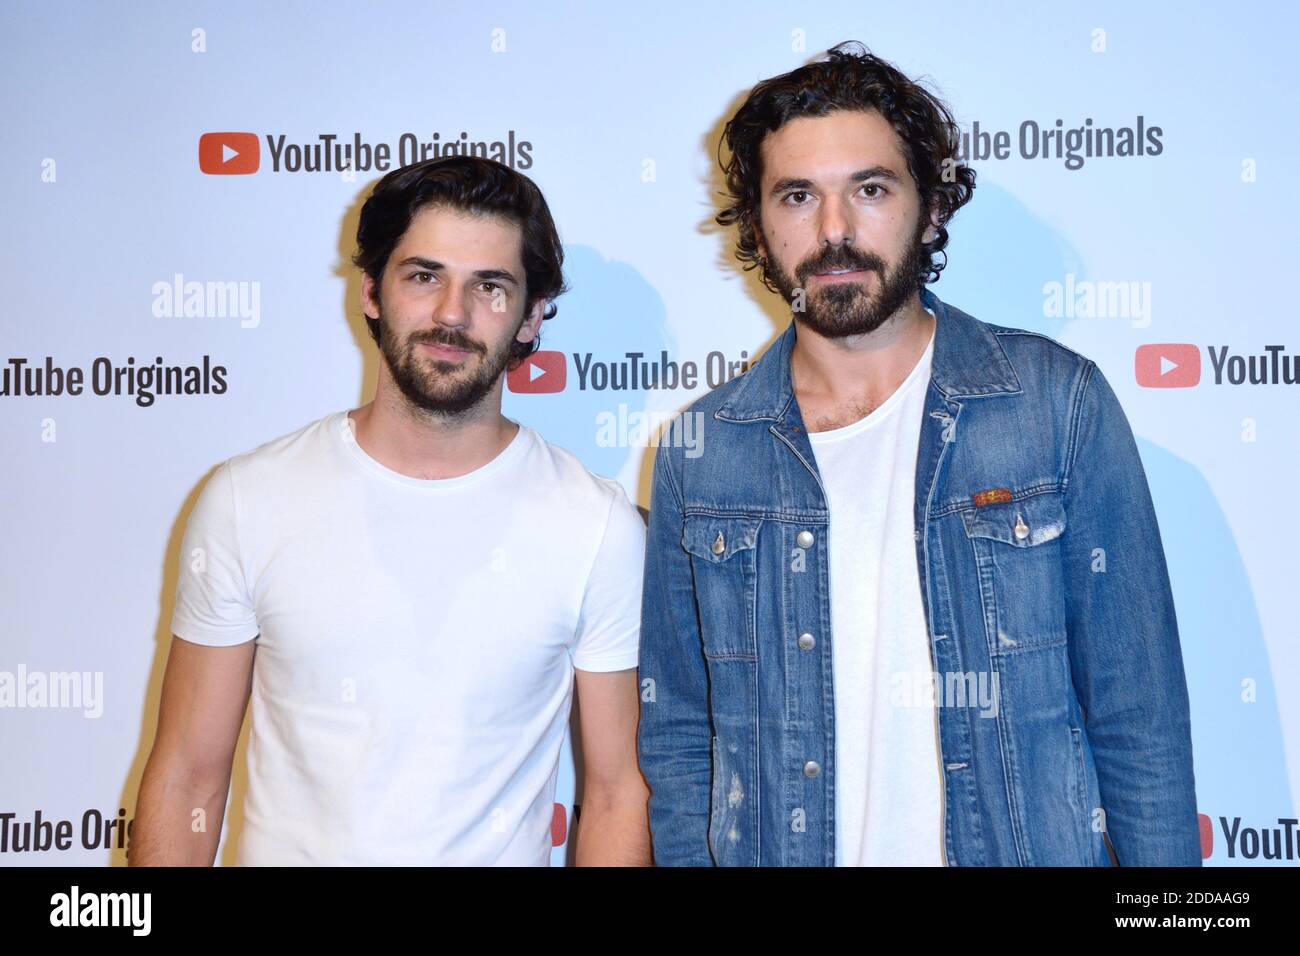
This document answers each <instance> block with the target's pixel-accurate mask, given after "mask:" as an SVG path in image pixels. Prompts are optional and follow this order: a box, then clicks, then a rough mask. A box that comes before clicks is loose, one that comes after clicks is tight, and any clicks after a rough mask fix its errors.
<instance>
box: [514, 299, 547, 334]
mask: <svg viewBox="0 0 1300 956" xmlns="http://www.w3.org/2000/svg"><path fill="white" fill-rule="evenodd" d="M549 301H550V300H549V299H538V300H537V301H536V302H534V303H533V305H532V308H530V309H529V310H528V314H527V315H526V316H524V321H523V322H522V323H521V324H520V326H519V331H518V332H516V333H515V339H516V340H517V341H520V342H531V341H532V340H533V339H535V338H537V333H538V332H539V331H541V328H542V318H543V317H544V316H545V314H546V306H547V304H548V303H549Z"/></svg>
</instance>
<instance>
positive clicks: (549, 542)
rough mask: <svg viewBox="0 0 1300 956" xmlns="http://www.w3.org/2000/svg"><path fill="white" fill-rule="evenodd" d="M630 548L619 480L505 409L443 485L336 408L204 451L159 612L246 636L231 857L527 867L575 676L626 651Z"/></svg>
mask: <svg viewBox="0 0 1300 956" xmlns="http://www.w3.org/2000/svg"><path fill="white" fill-rule="evenodd" d="M644 548H645V526H644V523H643V522H642V520H641V517H640V515H639V514H638V512H637V511H636V509H635V508H634V507H633V506H632V504H631V503H630V502H629V501H628V499H627V496H626V494H625V493H624V491H623V489H622V487H621V486H620V485H618V484H617V483H616V482H614V481H611V480H609V479H605V478H599V477H596V476H594V475H592V474H590V473H589V472H588V471H587V470H586V469H585V468H584V467H583V466H582V464H581V463H580V462H579V461H578V459H577V458H576V457H574V456H573V455H572V454H571V453H569V452H568V451H565V450H564V449H562V448H559V447H557V446H554V445H551V444H550V443H548V442H546V441H545V440H544V439H542V438H541V436H540V435H538V434H537V433H536V432H535V431H533V430H532V429H531V428H528V427H527V426H521V427H520V428H519V431H518V433H517V434H516V436H515V437H514V439H513V440H512V441H511V443H510V445H509V446H507V447H506V449H505V450H504V451H502V452H501V453H500V454H499V455H498V456H497V457H496V458H495V459H493V460H492V461H491V462H489V463H488V464H486V465H484V466H482V467H481V468H478V469H476V470H475V471H473V472H471V473H470V474H467V475H464V476H462V477H458V478H451V479H446V480H422V479H417V478H410V477H407V476H405V475H402V474H400V473H398V472H395V471H392V470H390V469H389V468H387V467H385V466H384V465H382V464H380V463H379V462H378V461H376V460H375V459H373V458H372V457H370V456H369V455H368V454H367V453H366V452H365V451H364V450H363V449H362V448H361V446H360V445H358V444H357V442H356V440H355V438H354V437H353V430H352V427H351V423H350V420H349V419H348V417H347V414H346V413H345V412H338V413H335V414H332V415H329V416H326V417H325V418H323V419H320V420H319V421H316V422H313V423H312V424H310V425H307V426H306V427H304V428H302V429H300V430H298V431H296V432H294V433H292V434H290V435H286V436H283V437H281V438H278V439H276V440H274V441H271V442H269V443H267V444H265V445H263V446H261V447H259V448H257V449H255V450H254V451H252V452H249V453H247V454H244V455H238V456H236V457H234V458H232V459H230V460H229V461H227V462H225V463H224V464H222V466H221V467H220V468H219V469H218V470H217V471H216V472H215V474H214V475H213V476H212V478H211V480H210V481H208V483H207V484H206V485H205V487H204V488H203V490H202V492H201V494H200V495H199V499H198V503H197V504H196V506H195V508H194V512H193V514H192V515H191V517H190V519H189V524H188V526H187V529H186V533H185V539H184V545H183V551H182V566H181V575H180V583H179V586H178V589H177V590H178V593H177V601H176V611H175V616H174V618H173V623H172V630H173V632H174V633H175V634H176V635H177V636H179V637H181V638H183V639H185V640H187V641H194V642H196V643H199V644H210V645H233V644H238V643H240V642H243V641H247V640H250V639H252V638H254V637H257V641H258V647H257V652H256V656H255V660H254V676H253V689H252V698H251V708H252V737H251V740H250V744H249V787H248V797H247V805H246V813H245V817H246V820H245V830H244V833H243V838H242V840H241V842H240V847H239V853H238V859H239V862H240V863H241V864H321V863H325V864H529V865H543V866H544V865H547V864H548V863H549V857H550V849H551V838H550V833H551V820H552V807H553V800H554V794H555V784H556V777H557V771H558V767H559V756H560V749H561V744H562V742H563V738H564V733H565V729H566V726H567V723H568V719H569V713H570V704H571V700H572V690H573V681H574V673H573V671H574V668H575V667H577V668H580V669H583V670H588V671H614V670H623V669H625V668H631V667H635V666H636V664H637V645H638V637H639V633H640V614H641V574H642V562H643V560H644ZM259 633H260V636H259Z"/></svg>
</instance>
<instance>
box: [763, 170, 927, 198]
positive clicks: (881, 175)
mask: <svg viewBox="0 0 1300 956" xmlns="http://www.w3.org/2000/svg"><path fill="white" fill-rule="evenodd" d="M849 179H850V181H852V182H855V183H862V182H866V181H867V180H868V179H883V180H886V181H887V182H891V183H899V182H902V177H901V176H899V175H898V173H896V172H894V171H893V170H892V169H890V168H889V167H888V166H868V167H867V168H866V169H859V170H858V171H857V172H856V173H854V174H853V175H851V176H850V177H849ZM812 188H813V181H812V180H811V179H794V178H792V177H788V176H787V177H786V178H784V179H778V180H777V181H776V182H775V183H773V184H772V193H773V195H775V194H776V193H784V192H790V191H791V190H796V189H812Z"/></svg>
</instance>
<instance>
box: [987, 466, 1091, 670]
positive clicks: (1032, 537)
mask: <svg viewBox="0 0 1300 956" xmlns="http://www.w3.org/2000/svg"><path fill="white" fill-rule="evenodd" d="M962 521H963V522H964V525H965V530H966V535H967V537H968V538H970V540H971V543H972V545H973V546H974V550H975V560H976V564H977V565H978V567H979V569H980V574H979V578H980V586H981V588H982V589H984V595H985V604H986V613H989V612H990V611H991V612H992V613H993V614H995V615H996V631H995V633H993V634H990V635H989V643H990V649H991V650H992V652H993V653H995V654H1007V653H1014V652H1016V651H1019V650H1025V649H1029V648H1034V647H1044V646H1052V645H1056V644H1061V643H1064V641H1065V638H1066V633H1065V603H1064V596H1065V590H1064V588H1065V579H1064V573H1063V566H1062V553H1061V541H1060V538H1061V536H1062V535H1063V534H1064V533H1065V505H1064V501H1063V499H1062V496H1061V493H1060V492H1059V491H1046V492H1042V493H1040V494H1036V495H1031V496H1030V497H1028V498H1022V499H1019V500H1017V501H1005V502H998V503H996V504H990V505H983V506H980V507H977V508H973V509H971V510H970V511H965V512H963V513H962ZM990 570H991V573H989V572H990ZM989 605H991V607H989Z"/></svg>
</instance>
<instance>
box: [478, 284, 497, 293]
mask: <svg viewBox="0 0 1300 956" xmlns="http://www.w3.org/2000/svg"><path fill="white" fill-rule="evenodd" d="M479 288H480V289H483V290H485V291H487V292H491V291H493V290H494V289H500V288H502V287H501V286H500V285H499V284H498V283H496V282H480V283H479Z"/></svg>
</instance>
